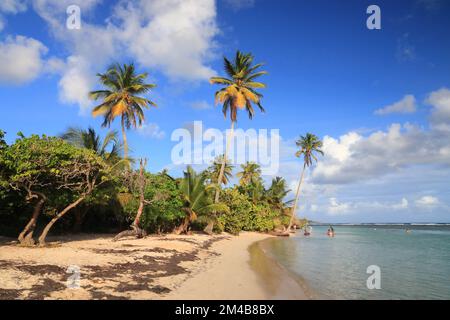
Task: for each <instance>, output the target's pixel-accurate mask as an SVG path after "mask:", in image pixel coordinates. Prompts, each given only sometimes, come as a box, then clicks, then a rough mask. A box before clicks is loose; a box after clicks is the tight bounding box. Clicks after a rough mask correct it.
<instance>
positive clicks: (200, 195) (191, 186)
mask: <svg viewBox="0 0 450 320" xmlns="http://www.w3.org/2000/svg"><path fill="white" fill-rule="evenodd" d="M206 179H207V176H206V175H205V174H197V173H196V172H195V171H194V169H192V167H191V166H188V167H187V170H186V171H185V172H184V177H183V179H182V180H181V182H180V191H181V192H182V194H183V201H184V206H183V211H184V212H185V213H186V217H185V219H184V221H183V223H182V224H181V225H180V226H179V227H177V228H176V229H175V230H174V233H176V234H180V233H186V232H187V231H188V227H189V224H190V223H191V222H192V221H194V220H196V219H197V217H198V216H199V215H201V214H208V213H211V212H213V211H215V212H228V211H229V209H228V207H227V206H226V205H225V204H223V203H212V201H211V198H210V197H209V194H208V190H209V189H210V188H215V187H216V185H214V184H210V185H206V184H205V181H206Z"/></svg>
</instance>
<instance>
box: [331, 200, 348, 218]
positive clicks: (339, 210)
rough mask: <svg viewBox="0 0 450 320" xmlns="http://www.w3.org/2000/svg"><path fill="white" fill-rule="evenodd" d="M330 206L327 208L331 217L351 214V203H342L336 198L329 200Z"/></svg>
mask: <svg viewBox="0 0 450 320" xmlns="http://www.w3.org/2000/svg"><path fill="white" fill-rule="evenodd" d="M329 201H330V202H329V205H328V208H327V213H328V214H329V215H339V214H346V213H349V211H350V209H351V204H350V203H341V202H338V200H337V199H336V198H330V199H329Z"/></svg>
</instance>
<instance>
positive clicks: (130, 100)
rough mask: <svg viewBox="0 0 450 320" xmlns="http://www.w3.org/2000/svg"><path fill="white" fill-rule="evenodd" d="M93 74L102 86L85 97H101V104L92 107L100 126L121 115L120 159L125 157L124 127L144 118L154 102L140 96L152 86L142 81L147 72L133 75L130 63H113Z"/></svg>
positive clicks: (129, 126) (126, 155)
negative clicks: (99, 119)
mask: <svg viewBox="0 0 450 320" xmlns="http://www.w3.org/2000/svg"><path fill="white" fill-rule="evenodd" d="M97 76H98V77H99V80H100V83H101V84H102V85H103V86H104V87H105V88H106V89H104V90H96V91H91V92H90V93H89V98H90V99H92V100H98V99H102V103H101V104H99V105H98V106H96V107H95V108H94V109H93V110H92V115H93V116H94V117H96V116H99V115H102V116H103V117H104V119H103V124H102V126H103V127H106V126H108V127H109V126H110V125H111V123H112V122H113V121H114V119H115V118H116V117H120V118H121V127H122V139H123V145H124V158H125V160H127V159H128V142H127V135H126V130H127V129H130V128H131V127H133V128H136V127H138V126H141V125H142V122H144V120H145V116H144V109H148V107H149V106H156V104H155V103H153V102H152V101H150V100H149V99H147V98H143V97H142V96H141V95H143V94H145V93H147V92H148V91H149V90H150V89H152V88H154V87H155V86H156V85H155V84H149V83H144V80H145V79H146V78H147V76H148V74H147V73H140V74H136V70H135V68H134V65H133V64H130V65H127V64H124V65H123V66H121V65H119V64H116V65H114V66H112V67H110V68H109V69H108V70H107V71H106V73H99V74H97Z"/></svg>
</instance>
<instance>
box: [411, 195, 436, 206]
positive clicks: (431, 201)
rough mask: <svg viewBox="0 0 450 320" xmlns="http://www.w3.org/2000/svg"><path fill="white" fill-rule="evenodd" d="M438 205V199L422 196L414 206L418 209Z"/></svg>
mask: <svg viewBox="0 0 450 320" xmlns="http://www.w3.org/2000/svg"><path fill="white" fill-rule="evenodd" d="M438 204H439V199H438V198H436V197H433V196H423V197H422V198H420V199H417V200H416V205H418V206H420V207H433V206H436V205H438Z"/></svg>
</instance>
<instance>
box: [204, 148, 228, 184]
mask: <svg viewBox="0 0 450 320" xmlns="http://www.w3.org/2000/svg"><path fill="white" fill-rule="evenodd" d="M222 163H223V155H222V156H218V157H217V158H216V159H214V162H213V163H212V164H211V165H210V166H209V168H208V170H207V175H208V178H209V180H210V181H211V183H214V184H216V185H217V184H218V179H219V176H220V171H221V170H222ZM233 168H234V166H233V165H231V164H230V160H228V159H227V160H226V161H225V168H224V170H223V175H222V180H221V181H220V184H224V185H226V184H228V182H230V178H231V176H232V175H233Z"/></svg>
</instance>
